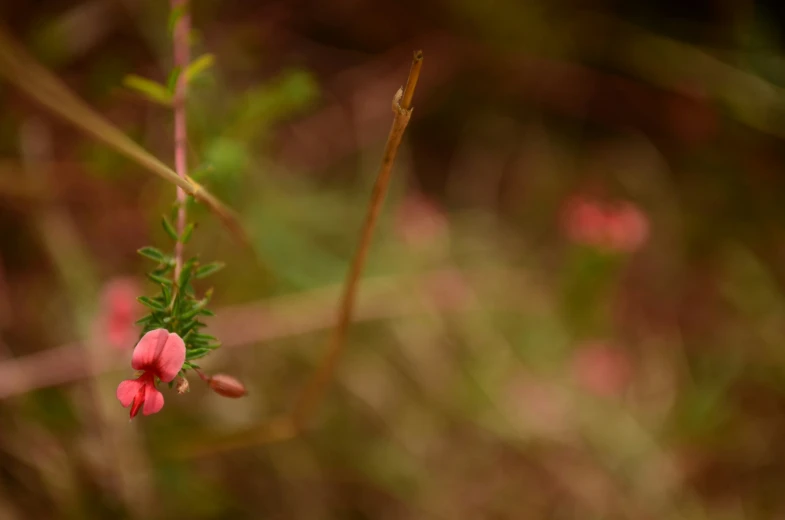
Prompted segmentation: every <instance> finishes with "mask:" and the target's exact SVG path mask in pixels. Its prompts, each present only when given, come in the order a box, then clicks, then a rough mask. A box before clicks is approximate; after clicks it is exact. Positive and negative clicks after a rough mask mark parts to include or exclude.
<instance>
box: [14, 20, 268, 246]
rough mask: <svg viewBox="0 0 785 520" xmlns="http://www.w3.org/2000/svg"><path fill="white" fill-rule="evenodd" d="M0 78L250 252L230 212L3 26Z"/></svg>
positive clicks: (247, 238)
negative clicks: (206, 216) (165, 186)
mask: <svg viewBox="0 0 785 520" xmlns="http://www.w3.org/2000/svg"><path fill="white" fill-rule="evenodd" d="M0 76H4V77H5V78H6V79H7V80H8V81H9V82H10V83H12V84H15V85H16V86H17V87H19V89H20V90H22V91H23V92H25V93H26V94H27V95H29V96H30V97H31V98H33V99H34V100H35V101H37V102H38V103H40V104H41V105H43V106H44V107H46V108H47V109H49V110H50V111H51V112H53V113H54V114H57V115H58V116H60V117H61V118H62V119H64V120H65V121H68V122H69V123H71V124H72V125H74V126H75V127H77V128H79V129H80V130H82V131H83V132H85V133H87V134H89V135H91V136H92V137H94V138H96V139H98V140H99V141H101V142H103V143H104V144H106V145H107V146H109V147H110V148H112V149H113V150H115V151H116V152H117V153H119V154H121V155H124V156H125V157H127V158H128V159H130V160H132V161H134V162H136V163H137V164H138V165H139V166H141V167H142V168H144V169H146V170H147V171H149V172H151V173H153V174H155V175H158V176H159V177H161V178H162V179H164V180H166V181H168V182H171V183H172V184H174V185H175V186H178V187H180V188H182V189H183V190H184V191H185V192H186V193H187V194H189V195H191V196H192V197H193V198H194V199H196V200H197V201H199V202H202V203H203V204H205V205H206V206H207V207H208V208H209V209H210V210H211V211H212V212H213V213H214V214H215V215H216V216H217V217H218V218H219V219H220V220H221V222H222V223H223V224H224V225H225V226H226V228H227V229H228V230H229V231H231V233H232V235H233V236H234V237H235V238H236V239H237V240H238V241H239V242H240V243H241V244H243V245H244V246H245V247H247V248H248V249H249V250H251V251H253V247H252V245H251V241H250V239H249V237H248V235H247V234H246V232H245V230H244V229H243V227H242V225H241V224H240V220H239V217H238V215H237V214H236V213H235V212H234V211H233V210H231V209H229V208H228V207H226V206H225V205H224V204H223V203H222V202H221V201H220V200H218V199H217V198H216V197H215V196H213V195H212V194H211V193H210V192H209V191H208V190H207V189H205V188H204V187H202V186H201V185H200V184H199V183H197V182H196V181H195V180H194V179H192V178H191V177H188V176H187V175H186V176H183V177H181V176H178V174H177V173H176V172H175V171H174V170H172V169H171V168H169V167H168V166H166V165H165V164H164V163H162V162H161V161H159V160H158V159H157V158H156V157H154V156H153V155H152V154H150V153H149V152H148V151H147V150H145V149H144V148H142V147H141V146H139V145H138V144H137V143H136V142H135V141H134V140H132V139H131V138H130V137H128V136H127V135H125V134H124V133H123V132H121V131H120V130H119V129H118V128H117V127H116V126H114V125H112V124H111V123H110V122H109V121H108V120H107V119H106V118H104V117H103V116H101V115H100V114H98V113H97V112H95V111H94V110H93V109H92V108H90V106H88V105H87V104H86V103H85V102H84V101H82V100H81V99H79V98H78V97H77V96H76V95H75V94H74V93H73V92H71V91H70V90H69V89H68V87H67V86H66V85H65V84H64V83H63V82H62V81H61V80H60V79H58V78H57V77H56V76H54V75H53V74H52V73H51V72H49V71H48V70H47V69H45V68H44V67H42V66H41V65H40V64H38V63H36V61H35V60H34V59H33V58H32V57H31V56H30V55H29V54H28V53H27V51H26V50H25V49H24V48H23V47H22V46H21V45H19V44H18V43H17V42H16V40H14V39H13V38H12V37H11V36H10V34H9V33H8V31H7V30H6V28H5V27H4V26H3V25H2V24H0ZM254 254H255V253H254ZM257 261H258V259H257Z"/></svg>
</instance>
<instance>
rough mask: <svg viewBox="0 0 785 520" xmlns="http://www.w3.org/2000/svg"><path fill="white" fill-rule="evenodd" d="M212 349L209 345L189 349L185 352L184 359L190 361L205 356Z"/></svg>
mask: <svg viewBox="0 0 785 520" xmlns="http://www.w3.org/2000/svg"><path fill="white" fill-rule="evenodd" d="M213 350H215V349H213V348H209V347H202V348H194V349H190V350H187V351H186V352H185V359H186V360H188V361H192V360H194V359H201V358H203V357H205V356H206V355H207V354H209V353H210V352H212V351H213Z"/></svg>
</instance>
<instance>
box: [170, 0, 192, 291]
mask: <svg viewBox="0 0 785 520" xmlns="http://www.w3.org/2000/svg"><path fill="white" fill-rule="evenodd" d="M187 3H188V0H172V11H175V10H176V9H184V11H185V12H184V13H183V14H182V16H180V19H179V20H178V21H177V25H176V26H175V30H174V38H173V39H174V42H173V43H174V66H175V67H177V68H179V69H180V75H179V77H178V78H177V85H176V86H175V91H174V100H173V103H172V106H173V108H174V165H175V166H174V169H175V171H176V172H177V175H178V176H179V177H180V178H183V179H185V178H186V177H187V176H188V156H187V155H188V130H187V126H186V116H185V110H186V106H185V101H186V96H187V91H188V78H187V77H186V75H185V69H186V67H187V66H188V62H189V61H190V46H189V42H188V33H190V32H191V15H190V14H189V13H188V11H187ZM177 205H178V208H177V243H176V244H175V246H174V259H175V264H174V279H175V280H178V279H179V278H180V271H181V270H182V267H183V241H182V239H181V238H180V237H182V236H183V231H184V230H185V221H186V214H185V205H186V197H185V191H183V189H182V188H181V187H179V186H178V187H177Z"/></svg>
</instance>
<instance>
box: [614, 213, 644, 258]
mask: <svg viewBox="0 0 785 520" xmlns="http://www.w3.org/2000/svg"><path fill="white" fill-rule="evenodd" d="M648 238H649V221H648V220H647V219H646V216H645V215H644V214H643V212H641V210H639V209H638V208H637V207H635V206H633V205H632V204H630V203H629V202H625V203H623V204H622V205H621V206H620V207H619V208H617V209H615V210H614V211H613V212H612V213H611V214H610V215H609V216H608V220H607V222H606V230H605V241H606V245H607V247H608V249H610V250H612V251H622V252H627V253H630V252H633V251H636V250H638V249H639V248H640V247H642V246H643V244H645V243H646V240H647V239H648Z"/></svg>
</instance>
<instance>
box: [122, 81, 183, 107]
mask: <svg viewBox="0 0 785 520" xmlns="http://www.w3.org/2000/svg"><path fill="white" fill-rule="evenodd" d="M123 85H125V87H126V88H128V89H131V90H133V91H134V92H136V93H137V94H140V95H141V96H142V97H143V98H145V99H147V100H148V101H152V102H153V103H158V104H159V105H164V106H170V105H171V104H172V93H171V92H170V90H169V89H168V88H166V86H164V85H161V84H160V83H157V82H155V81H153V80H151V79H147V78H143V77H141V76H137V75H136V74H129V75H127V76H126V77H125V78H123Z"/></svg>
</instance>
